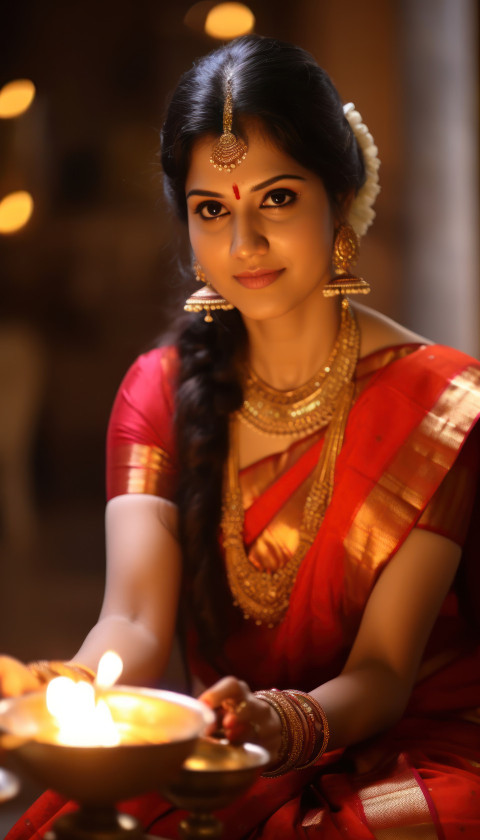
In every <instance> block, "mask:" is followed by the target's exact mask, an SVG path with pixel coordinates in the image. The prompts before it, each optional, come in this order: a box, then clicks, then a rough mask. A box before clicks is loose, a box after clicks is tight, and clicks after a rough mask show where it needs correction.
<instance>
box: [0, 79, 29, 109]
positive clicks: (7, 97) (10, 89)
mask: <svg viewBox="0 0 480 840" xmlns="http://www.w3.org/2000/svg"><path fill="white" fill-rule="evenodd" d="M34 98H35V85H34V84H33V82H31V81H30V79H16V80H15V81H14V82H8V84H6V85H4V86H3V88H2V89H1V90H0V118H2V119H11V118H12V117H19V116H20V114H23V113H24V112H25V111H26V110H27V109H28V108H29V107H30V105H31V104H32V102H33V100H34Z"/></svg>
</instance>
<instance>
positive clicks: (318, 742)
mask: <svg viewBox="0 0 480 840" xmlns="http://www.w3.org/2000/svg"><path fill="white" fill-rule="evenodd" d="M290 694H291V695H293V696H295V697H296V698H297V700H298V702H299V703H302V704H305V706H307V707H308V708H309V710H310V712H311V713H312V714H313V717H314V720H315V729H316V733H317V738H316V739H315V742H314V745H313V748H312V752H311V754H310V757H309V759H308V761H306V762H305V763H304V764H299V765H297V769H298V770H305V768H306V767H311V766H312V765H313V764H315V763H316V762H317V761H318V759H319V758H321V757H322V755H323V753H324V752H325V750H326V749H327V746H328V739H329V737H330V729H329V726H328V720H327V716H326V714H325V711H324V710H323V708H322V706H321V705H320V703H319V702H318V700H315V698H314V697H312V695H311V694H306V693H305V692H303V691H296V690H292V691H290ZM305 713H306V712H305Z"/></svg>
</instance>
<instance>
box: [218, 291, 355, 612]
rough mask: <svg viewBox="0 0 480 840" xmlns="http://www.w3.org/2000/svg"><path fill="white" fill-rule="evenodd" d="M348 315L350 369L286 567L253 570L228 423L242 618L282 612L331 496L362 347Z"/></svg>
mask: <svg viewBox="0 0 480 840" xmlns="http://www.w3.org/2000/svg"><path fill="white" fill-rule="evenodd" d="M345 304H346V306H345V309H346V308H348V311H349V312H350V313H351V310H350V309H349V307H348V302H346V301H345ZM342 305H343V304H342ZM351 318H352V322H353V324H354V336H355V340H354V341H351V342H350V344H349V348H350V354H351V358H350V364H349V365H348V366H347V367H348V371H349V372H350V371H351V372H350V373H349V375H348V376H345V377H344V378H343V380H342V382H341V384H340V388H339V389H338V393H337V397H336V400H335V404H334V405H333V406H332V408H331V414H330V416H331V421H330V424H329V427H328V429H327V431H326V434H325V441H324V444H323V448H322V451H321V454H320V457H319V459H318V462H317V465H316V467H315V469H314V471H313V481H312V486H311V489H310V492H309V494H308V496H307V500H306V502H305V506H304V509H303V515H302V522H301V525H300V528H299V541H298V546H297V548H296V550H295V552H294V553H293V555H292V557H291V558H290V560H289V561H288V562H287V563H286V564H285V566H283V567H282V568H280V569H277V570H276V571H274V572H270V571H260V570H258V569H256V568H255V566H253V564H252V563H250V561H249V559H248V556H247V553H246V551H245V545H244V541H243V528H244V510H243V499H242V493H241V489H240V484H239V480H238V446H237V439H236V438H237V431H236V424H235V423H232V431H231V441H230V454H229V458H228V462H227V469H226V476H225V491H224V503H223V513H222V533H223V545H224V550H225V563H226V569H227V577H228V583H229V586H230V590H231V592H232V595H233V599H234V603H235V604H236V605H237V606H239V607H240V608H241V610H242V611H243V614H244V617H245V618H246V619H248V618H252V619H254V621H255V622H256V623H257V624H264V623H265V624H267V625H268V626H269V627H274V626H275V625H276V624H279V622H280V621H281V620H282V618H283V617H284V615H285V613H286V611H287V609H288V605H289V601H290V594H291V591H292V589H293V586H294V583H295V579H296V576H297V572H298V570H299V568H300V564H301V562H302V560H303V558H304V557H305V555H306V553H307V551H308V549H309V548H310V546H311V545H312V543H313V541H314V539H315V536H316V534H317V532H318V529H319V528H320V525H321V523H322V521H323V518H324V516H325V512H326V510H327V507H328V505H329V504H330V500H331V498H332V494H333V483H334V477H335V464H336V460H337V457H338V454H339V452H340V450H341V448H342V444H343V438H344V434H345V427H346V423H347V419H348V413H349V411H350V407H351V404H352V401H353V396H354V392H355V385H354V383H353V381H352V379H353V373H354V371H355V367H356V363H357V360H358V354H359V347H360V333H359V330H358V326H357V323H356V320H355V317H354V315H353V313H351ZM330 375H332V374H330Z"/></svg>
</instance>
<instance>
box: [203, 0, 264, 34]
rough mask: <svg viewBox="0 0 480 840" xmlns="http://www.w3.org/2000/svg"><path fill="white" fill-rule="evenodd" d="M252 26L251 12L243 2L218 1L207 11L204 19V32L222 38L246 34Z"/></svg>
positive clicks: (253, 23)
mask: <svg viewBox="0 0 480 840" xmlns="http://www.w3.org/2000/svg"><path fill="white" fill-rule="evenodd" d="M254 26H255V17H254V15H253V12H252V11H251V10H250V9H249V8H248V6H245V5H244V4H243V3H219V5H218V6H214V7H213V9H211V10H210V11H209V13H208V15H207V18H206V20H205V32H206V33H207V34H208V35H211V36H212V38H221V39H222V40H229V39H230V38H238V36H239V35H246V34H247V32H251V31H252V30H253V27H254Z"/></svg>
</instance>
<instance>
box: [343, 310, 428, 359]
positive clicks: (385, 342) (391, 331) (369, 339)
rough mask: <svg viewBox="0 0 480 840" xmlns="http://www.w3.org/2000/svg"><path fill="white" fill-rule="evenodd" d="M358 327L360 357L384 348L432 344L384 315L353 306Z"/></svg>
mask: <svg viewBox="0 0 480 840" xmlns="http://www.w3.org/2000/svg"><path fill="white" fill-rule="evenodd" d="M353 308H354V311H355V314H356V316H357V320H358V325H359V327H360V336H361V339H360V356H361V357H364V356H368V355H370V354H371V353H375V352H376V351H378V350H383V349H384V348H386V347H396V346H401V345H405V344H419V345H422V344H432V342H431V341H430V339H428V338H425V337H424V336H422V335H419V334H418V333H415V332H412V330H409V329H407V328H406V327H404V326H402V325H401V324H398V323H397V322H396V321H393V320H392V319H391V318H388V317H387V316H386V315H383V314H382V313H380V312H377V311H375V310H374V309H370V308H369V307H368V306H363V305H362V304H361V303H357V302H356V301H355V303H354V304H353Z"/></svg>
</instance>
